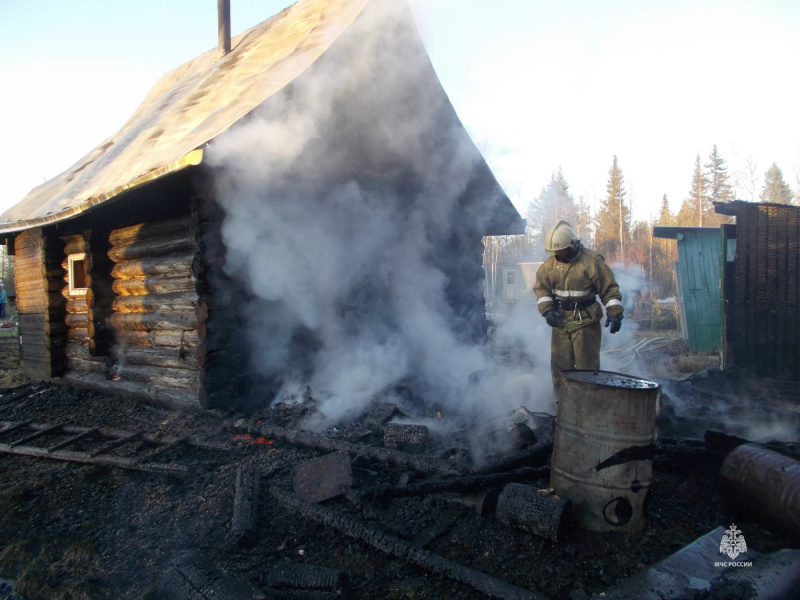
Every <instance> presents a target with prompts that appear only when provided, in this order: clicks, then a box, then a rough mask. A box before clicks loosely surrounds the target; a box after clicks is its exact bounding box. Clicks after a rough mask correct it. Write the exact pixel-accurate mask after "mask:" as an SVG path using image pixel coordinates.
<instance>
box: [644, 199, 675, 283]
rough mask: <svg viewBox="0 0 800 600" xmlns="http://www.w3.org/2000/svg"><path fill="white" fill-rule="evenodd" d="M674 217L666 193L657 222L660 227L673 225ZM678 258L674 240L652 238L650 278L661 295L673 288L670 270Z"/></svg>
mask: <svg viewBox="0 0 800 600" xmlns="http://www.w3.org/2000/svg"><path fill="white" fill-rule="evenodd" d="M675 223H676V218H675V215H673V214H672V211H670V209H669V200H668V199H667V195H666V194H664V197H663V198H662V199H661V211H660V212H659V213H658V221H657V224H658V225H661V226H662V227H671V226H673V225H675ZM675 260H678V245H677V244H676V243H675V240H670V239H665V238H655V239H653V272H652V274H651V276H650V280H651V282H652V283H653V286H654V287H655V288H656V289H657V290H658V291H659V293H660V294H661V296H662V297H664V296H669V295H672V294H673V293H674V290H675V278H674V275H673V272H672V262H673V261H675Z"/></svg>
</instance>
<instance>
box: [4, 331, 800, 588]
mask: <svg viewBox="0 0 800 600" xmlns="http://www.w3.org/2000/svg"><path fill="white" fill-rule="evenodd" d="M3 350H4V352H9V351H12V350H13V348H11V347H10V346H8V345H7V347H5V348H4V349H3ZM662 362H663V361H662ZM680 385H681V384H678V383H677V382H675V386H680ZM673 387H674V386H665V388H664V391H665V396H666V400H667V401H668V399H669V394H670V393H673V394H674V393H676V392H675V391H674V390H672V391H671V389H672V388H673ZM711 387H713V388H714V389H715V390H716V393H717V396H716V398H717V400H719V390H720V386H719V383H718V382H714V383H713V385H712V386H711ZM697 402H698V403H700V404H702V405H703V406H704V407H705V414H704V416H701V417H700V418H696V419H693V418H691V417H690V415H689V413H688V412H687V411H690V410H691V406H692V405H691V403H688V404H686V403H682V404H681V405H680V407H678V408H676V407H675V406H671V405H669V403H668V402H665V399H662V404H666V405H665V406H662V417H661V421H660V427H661V437H662V439H661V440H660V441H661V442H662V446H661V447H662V448H664V447H667V446H669V447H672V448H673V449H674V451H670V452H662V453H658V454H657V455H656V457H655V459H654V464H653V477H652V484H651V499H650V504H649V507H648V511H647V524H646V527H645V529H644V532H643V533H642V534H640V535H635V536H629V535H625V534H619V533H589V532H586V531H582V530H579V529H576V528H568V529H567V531H566V533H565V535H564V537H563V539H562V540H561V541H559V542H553V541H550V540H548V539H545V538H542V537H539V536H536V535H532V534H529V533H525V532H522V531H519V530H516V529H512V528H510V527H507V526H506V525H504V524H503V523H501V522H500V520H499V519H498V518H497V517H496V516H494V515H488V516H481V515H479V514H478V513H477V512H476V511H475V510H474V509H473V508H470V507H468V506H465V505H463V504H460V503H458V502H455V501H454V500H453V497H452V496H453V495H452V494H428V495H422V496H415V497H408V498H406V497H400V498H394V499H389V500H387V499H383V500H382V501H380V502H378V501H375V502H370V501H366V500H364V501H353V498H352V497H351V498H350V499H349V500H348V499H347V498H345V497H343V496H339V497H336V498H332V499H329V500H326V501H325V502H323V503H322V506H323V507H324V508H325V509H327V510H329V511H332V512H333V513H335V514H341V515H346V516H348V517H352V518H354V519H358V520H359V522H363V523H364V524H366V525H367V526H368V527H370V528H374V529H375V530H380V531H384V532H386V533H388V534H390V535H392V536H394V537H396V538H398V539H400V540H402V541H403V542H406V543H407V544H409V545H411V546H414V547H418V548H424V549H425V550H427V551H429V552H431V553H435V554H436V555H439V556H441V557H444V558H446V559H449V560H450V561H453V562H454V563H458V564H460V565H463V566H466V567H469V568H470V569H474V570H475V571H479V572H482V573H485V574H487V575H490V576H493V577H495V578H497V579H500V580H504V581H506V582H508V583H509V584H511V585H514V586H518V587H520V588H524V589H527V590H531V591H533V592H535V593H537V594H541V595H542V596H545V597H548V598H554V599H555V598H572V599H578V598H586V597H592V596H595V595H599V594H601V593H602V592H603V591H604V590H606V589H608V588H610V587H611V586H614V585H615V584H617V583H619V582H621V581H622V580H624V579H626V578H628V577H630V576H632V575H633V574H635V573H637V572H639V571H642V570H643V569H645V568H647V567H648V566H650V565H653V564H654V563H656V562H657V561H659V560H661V559H663V558H665V557H667V556H668V555H670V554H672V553H674V552H675V551H677V550H679V549H680V548H682V547H684V546H686V545H687V544H689V543H691V542H692V541H693V540H695V539H696V538H698V537H699V536H701V535H703V534H705V533H707V532H709V531H711V530H713V529H714V528H716V527H719V526H724V527H726V528H727V527H729V526H730V525H731V523H734V522H735V523H736V525H737V526H738V527H739V528H740V529H741V531H742V532H744V534H745V535H746V538H747V543H748V547H749V548H752V549H754V550H757V551H758V552H761V553H770V552H773V551H775V550H778V549H781V548H797V547H798V545H800V540H797V539H792V538H791V537H790V536H788V535H787V534H786V533H785V532H784V531H781V530H780V528H775V527H772V526H770V525H769V524H765V523H763V522H761V521H760V520H758V519H757V518H755V517H754V516H753V515H749V514H742V513H741V512H736V511H735V510H734V508H733V507H732V506H731V505H730V504H729V502H728V500H727V499H726V497H725V495H724V494H723V493H722V492H721V490H720V486H719V480H718V469H719V464H720V458H719V456H715V455H714V454H712V453H709V452H708V451H707V450H706V449H705V447H704V446H703V444H702V443H700V442H699V441H694V442H692V441H687V440H682V439H681V432H682V431H688V434H687V435H686V436H685V437H687V438H698V437H702V431H701V430H702V429H703V427H704V426H705V423H706V422H707V421H709V420H710V421H714V420H715V419H716V418H717V417H716V416H715V415H714V414H713V411H711V412H709V411H710V409H709V406H711V405H712V403H711V402H705V403H704V402H703V401H702V400H697ZM687 407H688V408H687ZM412 408H413V407H412ZM313 410H314V402H313V399H310V400H307V401H306V402H305V403H303V404H299V405H296V406H292V407H288V406H285V405H278V406H276V407H272V408H267V407H265V408H264V409H263V410H259V411H256V412H252V413H249V414H243V413H241V412H236V413H234V412H231V413H223V412H217V413H200V414H198V413H189V412H180V411H175V410H170V409H165V408H159V407H154V406H152V405H149V404H145V403H143V402H140V401H137V400H132V399H129V398H121V397H111V396H107V395H101V394H98V393H94V392H88V391H85V390H79V389H75V388H72V387H65V386H59V385H55V384H36V385H33V386H30V385H28V384H26V385H23V386H22V387H16V388H10V389H5V390H3V391H2V394H1V395H0V421H13V422H28V421H32V422H34V423H50V424H55V423H67V424H71V425H79V426H85V427H100V426H105V427H112V428H115V429H119V430H126V431H141V432H147V433H150V434H154V435H163V436H166V437H173V436H185V437H187V438H191V439H196V440H201V441H205V442H214V443H219V444H223V445H226V446H228V447H230V448H231V450H230V451H229V452H217V451H210V450H200V449H187V448H185V447H179V448H176V449H174V450H172V451H170V452H169V453H167V454H165V455H162V456H160V457H159V461H161V462H164V463H172V464H182V465H186V466H188V467H190V469H191V471H192V473H191V474H190V475H188V476H185V477H176V476H168V475H162V474H155V473H147V472H140V471H135V470H127V469H122V468H116V467H106V466H100V465H90V464H81V463H75V462H63V461H58V460H52V459H46V458H34V457H29V456H19V455H12V454H0V579H6V580H14V581H15V584H16V588H15V590H16V593H17V594H20V597H24V598H28V599H29V600H36V599H40V598H41V599H44V598H47V599H51V598H62V599H67V598H70V599H78V598H84V599H89V598H98V599H100V598H109V599H110V598H114V599H144V598H169V597H172V596H169V595H168V594H166V593H165V592H164V591H163V590H164V580H165V578H169V577H170V573H174V572H175V569H176V564H179V563H180V561H181V560H186V558H185V557H187V556H189V557H199V559H202V560H207V561H210V563H211V564H213V565H216V567H218V568H219V569H220V572H221V573H224V574H226V575H230V576H231V577H241V578H243V579H244V580H246V581H247V582H248V583H249V584H250V585H252V586H254V587H255V588H257V589H259V590H262V591H264V595H265V597H276V598H336V597H350V598H361V599H365V600H371V599H375V600H378V599H381V600H385V599H389V600H395V599H396V600H400V599H413V598H459V599H477V598H485V597H487V596H486V595H485V594H484V593H482V592H479V591H476V589H474V587H472V586H470V585H466V584H463V583H460V582H458V581H455V580H454V579H452V578H450V577H448V576H446V575H444V574H441V573H436V572H432V571H430V570H428V569H423V568H421V567H419V566H416V565H414V564H411V562H409V561H407V560H404V559H402V558H397V557H395V556H391V555H387V554H385V553H383V552H381V551H379V550H377V549H376V548H375V547H373V546H371V545H370V544H368V543H365V542H364V541H361V540H358V539H354V538H352V537H349V536H347V535H344V534H342V533H340V532H337V531H334V530H333V529H331V528H329V527H326V526H324V525H322V524H320V523H318V522H315V521H312V520H310V519H308V518H306V517H304V516H302V515H300V514H298V513H296V512H293V511H291V510H289V509H287V508H286V507H285V506H284V505H282V504H281V503H280V502H278V501H277V500H276V499H275V496H274V495H273V494H271V493H270V490H271V489H277V490H284V491H286V492H288V493H290V492H291V491H292V489H293V481H294V477H295V472H296V468H297V467H298V466H300V465H302V464H304V463H306V462H307V461H309V460H312V459H315V458H318V457H321V456H325V455H327V454H329V453H330V452H329V451H327V450H315V449H309V448H304V447H300V446H298V445H294V444H292V443H288V442H286V441H283V440H281V439H263V440H262V439H259V438H258V431H259V421H261V422H262V423H271V424H274V425H278V426H281V427H294V426H295V425H296V424H297V423H298V421H299V420H301V419H303V418H306V417H307V416H308V413H309V411H311V412H313ZM419 410H423V411H424V409H422V408H419ZM773 413H774V411H773ZM419 416H421V417H422V416H430V415H419ZM248 433H250V437H249V438H248V436H247V434H248ZM698 433H699V435H698ZM732 433H737V432H736V431H733V432H732ZM328 434H330V435H332V436H333V437H334V438H337V439H340V440H343V441H348V440H349V441H353V442H354V443H355V442H357V443H366V444H374V445H380V442H381V441H382V437H381V432H380V431H379V430H378V429H375V425H374V424H370V423H366V422H365V421H360V422H356V423H352V424H350V425H348V426H343V427H340V428H338V430H337V431H335V432H332V431H328ZM666 434H668V435H669V436H670V439H673V440H675V443H674V444H673V443H672V442H670V441H669V440H666V439H664V438H665V435H666ZM4 441H5V440H4ZM445 445H446V444H444V442H443V441H442V440H439V441H438V442H437V443H436V444H433V443H431V446H430V448H435V449H436V452H439V451H440V450H441V448H443V447H444V446H445ZM786 448H787V449H788V450H789V451H790V452H791V451H793V452H795V453H796V445H792V444H787V445H786ZM242 464H252V465H254V466H255V467H256V468H257V469H258V470H259V472H260V473H261V488H260V496H259V502H258V514H257V519H256V524H257V525H256V529H255V531H254V533H253V536H252V543H251V544H250V545H246V546H239V545H237V544H234V543H232V541H231V536H230V534H231V523H232V519H233V512H234V489H235V480H236V473H237V469H238V467H239V466H240V465H242ZM518 466H525V465H518ZM352 476H353V483H352V486H351V489H352V490H355V491H356V492H358V491H362V490H367V489H373V488H375V486H377V485H380V484H388V485H397V484H398V483H399V482H409V483H414V482H419V481H423V480H437V479H441V478H442V476H438V475H430V474H428V475H424V474H421V473H417V472H415V471H414V470H413V469H408V468H402V467H398V466H393V465H390V464H385V463H381V462H378V461H375V460H370V459H367V458H356V459H354V460H353V461H352ZM522 483H525V484H527V485H531V486H534V487H537V488H546V487H547V485H548V481H547V479H546V478H540V479H531V480H526V481H522ZM199 559H198V560H199ZM291 566H300V567H308V566H313V567H322V568H325V569H330V570H332V571H326V572H335V573H338V576H337V581H338V582H339V583H338V584H337V585H336V586H334V587H333V588H327V589H315V590H309V589H302V588H301V589H297V588H291V587H287V585H285V584H283V585H277V586H276V585H275V581H274V578H272V579H271V574H273V573H274V572H275V569H276V567H287V568H288V567H291ZM0 597H1V596H0ZM218 597H224V596H218ZM242 597H244V596H242ZM698 597H706V598H708V597H712V596H709V595H708V594H706V595H704V596H698ZM719 597H729V596H719Z"/></svg>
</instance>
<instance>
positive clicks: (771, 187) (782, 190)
mask: <svg viewBox="0 0 800 600" xmlns="http://www.w3.org/2000/svg"><path fill="white" fill-rule="evenodd" d="M793 196H794V195H793V194H792V188H790V187H789V184H787V183H786V182H785V181H784V180H783V172H782V171H781V169H780V167H779V166H778V164H777V163H772V166H771V167H770V168H769V169H767V172H766V173H765V174H764V189H763V190H762V191H761V202H774V203H776V204H791V203H792V199H793Z"/></svg>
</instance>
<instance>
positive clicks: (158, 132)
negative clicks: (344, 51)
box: [0, 0, 371, 231]
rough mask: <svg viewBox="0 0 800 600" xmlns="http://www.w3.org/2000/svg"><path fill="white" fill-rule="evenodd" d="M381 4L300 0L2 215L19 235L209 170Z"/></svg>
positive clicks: (157, 88) (189, 72)
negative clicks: (208, 155)
mask: <svg viewBox="0 0 800 600" xmlns="http://www.w3.org/2000/svg"><path fill="white" fill-rule="evenodd" d="M370 1H371V0H300V1H299V2H297V3H296V4H294V5H292V6H290V7H289V8H287V9H285V10H283V11H282V12H280V13H279V14H277V15H275V16H274V17H272V18H271V19H269V20H267V21H265V22H263V23H261V24H260V25H257V26H255V27H253V28H251V29H249V30H247V31H245V32H244V33H242V34H241V35H238V36H236V37H235V38H233V40H232V42H231V52H230V53H229V54H227V55H226V56H224V57H222V58H220V57H219V51H218V49H217V48H216V47H215V48H214V49H213V50H210V51H208V52H206V53H205V54H202V55H200V56H199V57H197V58H196V59H194V60H192V61H190V62H188V63H186V64H184V65H182V66H180V67H178V68H177V69H175V70H173V71H171V72H169V73H167V74H165V75H164V76H162V77H161V78H160V79H159V80H158V81H157V82H156V84H155V85H154V86H153V88H152V89H151V90H150V92H149V94H148V95H147V96H146V97H145V99H144V101H143V102H142V104H141V105H140V106H139V108H138V109H137V110H136V112H135V113H134V115H133V116H132V117H131V118H130V119H129V120H128V122H127V123H125V125H124V126H123V127H122V129H120V130H119V131H118V132H117V133H115V134H114V135H112V136H111V137H109V138H108V139H107V140H105V141H104V142H103V143H102V144H100V145H99V146H97V147H96V148H95V149H94V150H92V151H91V152H90V153H89V154H87V155H86V156H84V157H83V158H81V159H80V160H79V161H78V162H76V163H75V164H74V165H73V166H72V167H70V168H69V169H67V170H66V171H64V172H63V173H61V174H60V175H58V176H56V177H54V178H53V179H51V180H49V181H48V182H46V183H44V184H42V185H40V186H38V187H36V188H34V189H33V190H32V191H31V192H29V193H28V195H27V196H25V198H24V199H23V200H22V201H21V202H19V203H18V204H16V205H15V206H13V207H12V208H10V209H8V210H7V211H6V212H5V213H3V214H2V215H0V231H19V230H22V229H27V228H30V227H35V226H38V225H44V224H47V223H54V222H56V221H61V220H63V219H67V218H69V217H72V216H74V215H77V214H79V213H81V212H83V211H85V210H87V209H89V208H91V207H92V206H95V205H97V204H100V203H101V202H104V201H106V200H108V199H109V198H112V197H114V196H116V195H117V194H119V193H120V192H122V191H124V190H126V189H129V188H131V187H134V186H137V185H140V184H142V183H145V182H147V181H150V180H152V179H155V178H157V177H159V176H161V175H164V174H167V173H170V172H173V171H176V170H178V169H181V168H184V167H186V166H189V165H196V164H199V163H200V162H201V161H202V157H203V156H202V155H203V151H202V148H203V147H204V145H205V144H206V143H207V142H209V141H210V140H212V139H213V138H214V137H216V136H218V135H219V134H220V133H222V132H224V131H226V130H227V129H229V128H230V127H231V126H232V125H233V124H234V123H236V122H237V121H238V120H239V119H241V118H242V117H244V116H245V115H247V114H248V113H249V112H251V111H252V110H253V109H255V108H256V107H257V106H259V105H260V104H261V103H263V102H264V101H265V100H266V99H267V98H269V97H270V96H272V95H273V94H275V93H276V92H278V91H280V90H281V89H282V88H284V87H285V86H286V85H287V84H288V83H290V82H291V81H292V80H294V79H295V78H297V77H298V76H299V75H300V74H301V73H303V72H304V71H305V70H306V69H307V68H308V67H309V66H310V65H311V64H312V63H314V61H316V60H317V59H318V58H319V57H320V56H321V55H322V54H323V53H324V52H325V51H326V50H327V49H328V48H329V47H330V46H331V44H332V43H333V42H334V41H335V40H336V39H337V38H338V37H339V36H340V34H341V33H342V32H343V31H345V30H346V29H347V28H348V27H349V26H350V24H351V23H352V22H353V21H354V20H355V18H356V17H357V16H358V15H359V14H360V13H361V12H362V11H363V9H364V7H365V6H366V5H367V4H368V3H369V2H370Z"/></svg>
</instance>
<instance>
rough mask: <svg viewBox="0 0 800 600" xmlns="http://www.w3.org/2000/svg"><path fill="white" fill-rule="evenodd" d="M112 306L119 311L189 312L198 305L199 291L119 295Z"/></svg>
mask: <svg viewBox="0 0 800 600" xmlns="http://www.w3.org/2000/svg"><path fill="white" fill-rule="evenodd" d="M112 306H113V309H114V311H115V312H118V313H145V312H151V313H173V312H189V311H193V310H195V308H196V307H197V293H196V292H195V291H194V290H190V291H188V292H171V293H167V294H147V295H145V296H117V298H115V299H114V302H113V305H112Z"/></svg>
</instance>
